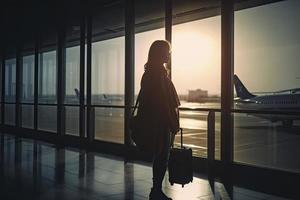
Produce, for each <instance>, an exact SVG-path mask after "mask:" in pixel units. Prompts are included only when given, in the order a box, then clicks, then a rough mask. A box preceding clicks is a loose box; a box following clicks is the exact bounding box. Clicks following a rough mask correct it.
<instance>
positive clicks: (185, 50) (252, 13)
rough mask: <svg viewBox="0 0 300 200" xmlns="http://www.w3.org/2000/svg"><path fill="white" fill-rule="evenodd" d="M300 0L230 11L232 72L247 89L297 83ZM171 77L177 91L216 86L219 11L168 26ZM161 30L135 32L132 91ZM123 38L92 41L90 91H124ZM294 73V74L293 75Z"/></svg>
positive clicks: (272, 88) (212, 89)
mask: <svg viewBox="0 0 300 200" xmlns="http://www.w3.org/2000/svg"><path fill="white" fill-rule="evenodd" d="M299 10H300V1H299V0H289V1H283V2H278V3H273V4H268V5H265V6H260V7H255V8H250V9H246V10H242V11H237V12H235V33H234V35H235V36H234V39H235V59H234V62H235V73H236V74H237V75H238V76H239V77H240V79H241V80H242V81H243V82H244V84H245V85H246V87H248V89H249V90H250V91H256V92H262V91H276V90H282V89H288V88H294V87H300V66H299V59H300V37H299V35H300V12H299ZM172 38H173V40H172V59H173V60H172V69H173V70H172V79H173V81H174V83H175V86H176V88H177V90H178V93H179V94H187V92H188V90H190V89H198V88H201V89H205V90H208V92H209V94H220V91H221V89H220V88H221V81H220V78H221V20H220V16H218V17H212V18H207V19H203V20H198V21H193V22H189V23H185V24H180V25H176V26H173V36H172ZM157 39H164V29H158V30H153V31H148V32H144V33H139V34H136V36H135V42H136V44H135V93H138V91H139V87H140V80H141V76H142V74H143V72H144V64H145V62H146V61H147V55H148V50H149V47H150V45H151V43H152V42H153V41H155V40H157ZM124 54H125V38H124V37H120V38H115V39H111V40H106V41H102V42H97V43H94V44H93V74H92V78H93V83H94V84H93V93H111V94H116V93H118V94H122V93H124V66H125V62H124V59H125V57H124ZM297 77H299V78H298V79H297Z"/></svg>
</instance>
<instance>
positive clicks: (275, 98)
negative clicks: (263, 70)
mask: <svg viewBox="0 0 300 200" xmlns="http://www.w3.org/2000/svg"><path fill="white" fill-rule="evenodd" d="M233 83H234V86H235V91H236V95H237V97H236V98H235V99H234V102H235V106H236V108H240V109H253V110H284V111H289V110H292V111H300V88H293V89H288V90H281V91H276V92H268V94H264V95H254V94H252V93H251V92H249V91H248V89H247V88H246V87H245V86H244V84H243V83H242V82H241V80H240V79H239V77H238V76H237V75H234V77H233ZM251 115H254V116H257V117H260V118H264V119H267V120H270V121H271V122H272V123H273V122H278V121H281V122H282V125H283V127H292V126H293V121H294V120H300V116H292V115H269V114H268V115H265V114H251Z"/></svg>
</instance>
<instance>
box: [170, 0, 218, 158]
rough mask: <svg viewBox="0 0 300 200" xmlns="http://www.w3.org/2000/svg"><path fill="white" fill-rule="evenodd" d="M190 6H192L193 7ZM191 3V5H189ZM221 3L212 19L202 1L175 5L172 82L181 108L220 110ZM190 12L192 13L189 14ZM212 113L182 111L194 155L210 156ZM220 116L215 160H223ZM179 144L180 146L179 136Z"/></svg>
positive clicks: (213, 5)
mask: <svg viewBox="0 0 300 200" xmlns="http://www.w3.org/2000/svg"><path fill="white" fill-rule="evenodd" d="M189 3H190V4H189ZM187 4H189V6H187ZM220 5H221V4H220V1H214V2H213V3H212V2H209V3H207V4H206V6H207V9H208V10H210V12H211V15H210V16H211V17H208V18H203V16H202V13H200V12H199V11H198V10H197V9H198V8H200V7H201V2H200V1H194V2H188V3H187V2H185V1H179V0H175V1H174V2H173V15H174V16H176V17H173V26H172V71H171V73H172V80H173V82H174V85H175V87H176V89H177V92H178V95H179V98H180V102H181V107H187V108H204V109H210V108H220V102H221V101H220V97H221V17H220V15H219V14H220ZM187 13H189V14H187ZM207 115H208V112H195V111H180V126H181V127H182V128H183V132H184V134H186V135H189V136H187V137H184V144H185V145H186V146H189V147H191V148H192V149H193V153H194V156H197V157H204V158H205V157H207ZM219 127H220V114H219V113H215V158H216V159H220V145H221V143H220V129H219ZM175 144H176V145H179V144H180V135H179V134H177V136H176V138H175Z"/></svg>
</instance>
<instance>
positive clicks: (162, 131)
mask: <svg viewBox="0 0 300 200" xmlns="http://www.w3.org/2000/svg"><path fill="white" fill-rule="evenodd" d="M170 53H171V47H170V44H169V43H168V42H167V41H164V40H157V41H155V42H153V43H152V45H151V47H150V50H149V54H148V61H147V63H146V64H145V72H144V74H143V77H142V81H141V91H142V92H141V97H140V103H139V110H138V112H142V114H143V115H144V116H147V117H146V118H147V120H148V122H149V123H151V124H152V125H153V126H154V130H155V131H154V132H153V134H155V141H156V142H155V144H154V145H155V148H154V149H155V150H154V155H153V187H152V189H151V192H150V195H149V197H150V199H155V200H161V199H163V200H165V199H167V200H169V199H171V198H168V197H167V196H166V195H165V194H164V193H163V192H162V181H163V179H164V176H165V172H166V169H167V164H168V159H169V151H170V146H171V138H172V137H171V134H176V133H177V132H178V130H179V119H178V106H179V105H180V102H179V98H178V95H177V92H176V90H175V87H174V85H173V83H172V81H171V80H170V79H169V77H168V72H167V69H166V68H165V66H164V65H165V64H166V63H168V62H169V60H170Z"/></svg>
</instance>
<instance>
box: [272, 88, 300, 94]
mask: <svg viewBox="0 0 300 200" xmlns="http://www.w3.org/2000/svg"><path fill="white" fill-rule="evenodd" d="M285 92H290V93H296V92H300V88H292V89H288V90H279V91H276V92H274V93H285Z"/></svg>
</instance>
